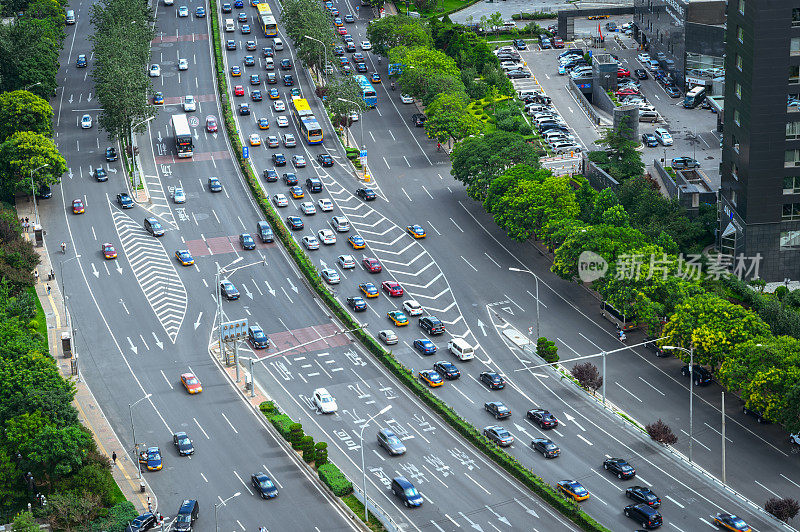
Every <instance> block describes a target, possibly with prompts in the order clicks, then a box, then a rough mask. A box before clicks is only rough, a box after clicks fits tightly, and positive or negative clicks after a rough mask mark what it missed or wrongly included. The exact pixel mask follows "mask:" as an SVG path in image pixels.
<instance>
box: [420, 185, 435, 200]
mask: <svg viewBox="0 0 800 532" xmlns="http://www.w3.org/2000/svg"><path fill="white" fill-rule="evenodd" d="M422 190H424V191H425V193H426V194H427V195H428V196H430V198H431V199H433V195H432V194H431V193H430V192H428V189H427V188H425V185H422Z"/></svg>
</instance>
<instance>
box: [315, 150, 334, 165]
mask: <svg viewBox="0 0 800 532" xmlns="http://www.w3.org/2000/svg"><path fill="white" fill-rule="evenodd" d="M317 161H319V164H320V165H322V166H323V167H328V166H333V157H331V156H330V155H328V154H327V153H320V154H319V155H317Z"/></svg>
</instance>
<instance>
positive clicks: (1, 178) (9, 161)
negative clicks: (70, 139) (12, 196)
mask: <svg viewBox="0 0 800 532" xmlns="http://www.w3.org/2000/svg"><path fill="white" fill-rule="evenodd" d="M43 165H47V166H45V167H44V168H41V167H42V166H43ZM66 171H67V162H66V161H65V160H64V158H63V157H62V156H61V154H60V153H58V148H56V145H55V143H54V142H53V141H52V140H51V139H49V138H47V137H45V136H43V135H40V134H38V133H32V132H29V131H20V132H17V133H14V134H13V135H11V136H10V137H9V138H8V139H6V141H5V142H3V143H2V144H0V187H2V189H3V190H5V191H6V192H10V193H17V192H27V191H30V189H31V181H30V180H31V175H33V180H34V182H35V183H36V187H37V188H38V187H41V186H42V185H54V184H56V183H58V182H59V180H60V179H61V176H62V175H63V174H64V173H65V172H66Z"/></svg>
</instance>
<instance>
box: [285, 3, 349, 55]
mask: <svg viewBox="0 0 800 532" xmlns="http://www.w3.org/2000/svg"><path fill="white" fill-rule="evenodd" d="M281 22H283V24H284V25H285V27H286V33H288V34H289V37H291V39H292V42H293V43H294V45H295V47H296V50H297V56H298V57H299V58H300V60H301V61H302V62H303V63H304V64H306V65H308V66H311V65H315V66H316V67H317V68H320V69H321V68H323V67H324V66H325V59H326V58H327V59H328V61H332V60H333V47H334V45H335V42H336V34H335V33H334V31H333V26H332V25H331V19H330V16H329V15H328V14H327V12H326V11H325V10H324V9H323V6H322V4H321V3H320V2H317V1H315V0H285V1H284V2H283V11H282V12H281ZM306 36H308V37H313V39H308V38H306ZM315 39H316V40H315ZM321 43H324V46H323V44H321Z"/></svg>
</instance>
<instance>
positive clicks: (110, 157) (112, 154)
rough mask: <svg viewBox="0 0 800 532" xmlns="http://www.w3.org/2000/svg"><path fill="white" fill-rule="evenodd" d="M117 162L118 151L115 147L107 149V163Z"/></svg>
mask: <svg viewBox="0 0 800 532" xmlns="http://www.w3.org/2000/svg"><path fill="white" fill-rule="evenodd" d="M116 160H117V149H116V148H114V147H113V146H110V147H108V148H106V161H109V162H111V161H116Z"/></svg>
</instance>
